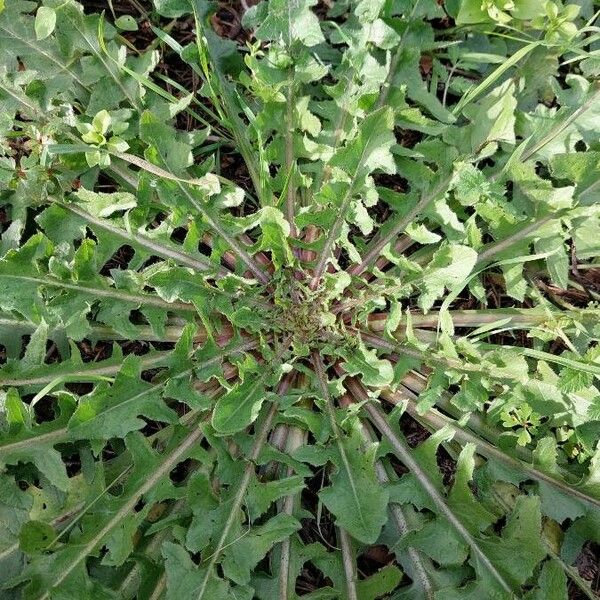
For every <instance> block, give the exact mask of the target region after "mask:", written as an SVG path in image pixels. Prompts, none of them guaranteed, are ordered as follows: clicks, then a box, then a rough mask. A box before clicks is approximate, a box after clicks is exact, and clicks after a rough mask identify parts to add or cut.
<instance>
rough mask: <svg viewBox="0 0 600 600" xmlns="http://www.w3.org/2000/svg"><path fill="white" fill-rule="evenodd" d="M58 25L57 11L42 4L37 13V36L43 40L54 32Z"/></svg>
mask: <svg viewBox="0 0 600 600" xmlns="http://www.w3.org/2000/svg"><path fill="white" fill-rule="evenodd" d="M55 27H56V11H55V10H54V9H53V8H51V7H49V6H40V7H39V8H38V9H37V12H36V13H35V36H36V38H37V39H38V40H43V39H45V38H47V37H48V36H49V35H51V34H52V32H53V31H54V28H55Z"/></svg>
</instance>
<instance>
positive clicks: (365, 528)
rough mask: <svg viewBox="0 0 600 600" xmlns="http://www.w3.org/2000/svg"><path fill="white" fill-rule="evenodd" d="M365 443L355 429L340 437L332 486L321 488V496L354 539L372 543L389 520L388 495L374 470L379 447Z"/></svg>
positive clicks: (335, 456)
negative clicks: (366, 446)
mask: <svg viewBox="0 0 600 600" xmlns="http://www.w3.org/2000/svg"><path fill="white" fill-rule="evenodd" d="M362 444H363V442H362V437H361V434H360V432H359V431H358V430H357V429H356V428H353V430H352V431H351V432H350V434H349V435H344V436H343V437H342V438H341V439H340V440H339V443H338V446H337V451H336V452H335V454H334V456H333V458H332V460H333V462H334V464H335V465H336V471H335V473H334V474H333V475H332V476H331V485H330V486H329V487H327V488H325V489H323V490H321V492H320V494H319V498H320V499H321V500H322V502H323V504H325V506H326V507H327V509H328V510H329V511H331V512H332V513H333V515H334V516H335V519H336V524H337V525H338V526H339V527H343V528H344V529H345V530H346V531H348V533H349V534H350V535H351V536H352V537H354V538H355V539H357V540H359V541H361V542H363V543H365V544H372V543H374V542H375V541H376V540H377V537H378V536H379V533H380V532H381V528H382V527H383V525H384V523H385V522H386V521H387V512H386V507H387V503H388V497H389V496H388V492H387V490H384V489H383V488H382V487H381V486H380V485H379V484H378V482H377V478H376V477H375V471H374V469H373V466H374V463H375V453H376V452H377V446H376V445H375V444H371V445H370V446H369V447H368V448H366V449H365V448H362Z"/></svg>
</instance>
